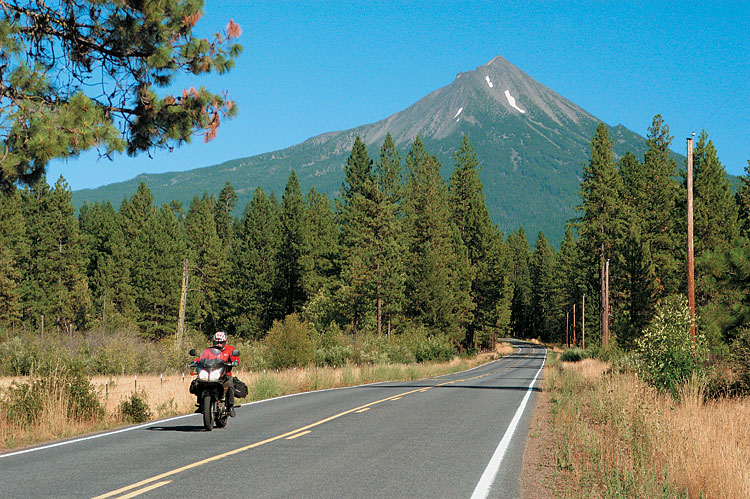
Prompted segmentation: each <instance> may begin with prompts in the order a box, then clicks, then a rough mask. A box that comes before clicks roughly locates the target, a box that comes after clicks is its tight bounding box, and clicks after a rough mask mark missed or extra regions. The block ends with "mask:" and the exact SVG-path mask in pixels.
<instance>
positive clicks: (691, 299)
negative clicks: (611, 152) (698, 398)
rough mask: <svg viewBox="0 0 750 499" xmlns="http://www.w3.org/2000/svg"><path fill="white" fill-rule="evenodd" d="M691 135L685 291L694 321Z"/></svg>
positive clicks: (689, 143) (692, 328) (689, 145)
mask: <svg viewBox="0 0 750 499" xmlns="http://www.w3.org/2000/svg"><path fill="white" fill-rule="evenodd" d="M693 136H695V132H693V133H692V136H691V137H690V138H688V139H687V267H688V268H687V280H688V282H687V292H688V305H690V319H691V320H692V321H693V322H694V321H695V271H694V266H693V264H694V261H693V260H694V248H693ZM690 336H692V338H693V341H695V324H694V323H691V325H690Z"/></svg>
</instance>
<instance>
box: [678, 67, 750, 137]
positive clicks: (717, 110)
mask: <svg viewBox="0 0 750 499" xmlns="http://www.w3.org/2000/svg"><path fill="white" fill-rule="evenodd" d="M748 81H750V74H748V75H747V77H746V78H745V79H744V80H742V82H740V84H739V85H737V88H735V89H734V91H733V92H732V93H731V94H730V95H729V97H727V98H726V100H725V101H724V102H722V103H721V105H720V106H719V107H717V108H716V109H714V111H713V112H712V113H711V114H710V115H709V116H708V118H706V119H705V120H703V123H701V124H700V126H699V127H697V128H693V129H692V130H701V129H703V126H704V125H705V124H706V123H708V122H709V121H710V120H711V118H713V117H714V116H716V114H717V113H718V112H719V111H721V108H723V107H724V106H726V105H727V103H729V101H730V100H732V99H733V98H734V96H735V95H737V92H739V91H740V89H741V88H742V87H743V86H744V85H745V83H747V82H748Z"/></svg>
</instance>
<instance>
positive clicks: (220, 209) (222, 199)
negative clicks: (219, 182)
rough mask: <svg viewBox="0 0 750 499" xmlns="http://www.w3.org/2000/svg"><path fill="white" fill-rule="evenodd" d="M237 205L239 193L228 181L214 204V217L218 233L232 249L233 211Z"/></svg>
mask: <svg viewBox="0 0 750 499" xmlns="http://www.w3.org/2000/svg"><path fill="white" fill-rule="evenodd" d="M236 205H237V193H236V192H235V191H234V187H232V184H231V183H229V181H227V183H226V185H225V186H224V188H223V189H221V192H220V193H219V198H218V199H217V200H216V204H215V205H214V218H215V219H216V234H217V235H218V236H219V239H221V242H222V244H223V245H224V246H226V247H227V248H230V249H231V246H232V239H233V238H234V217H233V216H232V212H233V211H234V208H235V206H236Z"/></svg>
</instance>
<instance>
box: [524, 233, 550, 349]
mask: <svg viewBox="0 0 750 499" xmlns="http://www.w3.org/2000/svg"><path fill="white" fill-rule="evenodd" d="M554 270H555V252H554V250H553V249H552V247H551V246H550V245H549V243H548V242H547V238H546V237H544V233H542V232H541V231H540V232H539V236H538V237H537V240H536V245H535V246H534V252H533V253H532V254H531V260H530V262H529V273H530V274H531V275H530V277H531V310H532V321H531V326H532V331H533V333H532V334H533V336H534V337H536V338H539V339H541V340H543V341H549V339H551V338H552V335H553V331H552V324H553V314H554V313H555V310H554V309H553V306H554V295H553V293H554V289H553V280H554Z"/></svg>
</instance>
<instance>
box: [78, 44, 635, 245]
mask: <svg viewBox="0 0 750 499" xmlns="http://www.w3.org/2000/svg"><path fill="white" fill-rule="evenodd" d="M598 122H599V120H597V119H596V118H595V117H594V116H592V115H591V114H589V113H587V112H586V111H585V110H583V109H582V108H580V107H579V106H577V105H576V104H574V103H573V102H571V101H569V100H567V99H565V98H564V97H562V96H561V95H559V94H557V93H555V92H554V91H553V90H551V89H549V88H547V87H546V86H544V85H543V84H541V83H539V82H537V81H536V80H534V79H533V78H532V77H530V76H529V75H527V74H526V73H524V72H523V71H521V70H520V69H519V68H517V67H516V66H515V65H513V64H512V63H511V62H509V61H508V60H506V59H505V58H504V57H502V56H500V55H498V56H496V57H494V58H493V59H492V60H491V61H489V62H487V63H486V64H483V65H481V66H478V67H476V68H475V69H474V70H468V71H464V72H461V73H459V74H458V76H457V77H456V79H455V80H454V81H453V82H450V83H449V84H447V85H445V86H444V87H442V88H439V89H437V90H434V91H433V92H430V93H429V94H428V95H426V96H425V97H423V98H422V99H420V100H419V101H417V102H415V103H414V104H412V105H411V106H409V107H408V108H406V109H403V110H401V111H399V112H397V113H394V114H392V115H391V116H388V117H387V118H385V119H383V120H381V121H378V122H376V123H370V124H363V125H361V126H358V127H356V128H351V129H348V130H342V131H335V132H326V133H322V134H320V135H318V136H315V137H312V138H310V139H308V140H306V141H305V142H303V143H301V144H297V145H295V146H291V147H288V148H286V149H283V150H279V151H274V152H269V153H266V154H261V155H258V156H253V157H250V158H238V159H236V160H232V161H229V162H227V163H224V164H221V165H216V166H212V167H206V168H202V169H196V170H190V171H188V172H179V173H171V174H162V175H152V176H149V179H148V183H149V188H150V189H151V190H152V193H153V194H154V199H155V200H156V202H157V203H162V202H168V201H170V200H172V199H179V200H181V201H183V202H187V203H189V201H190V199H192V197H193V195H194V194H195V193H200V192H203V191H207V192H218V191H219V190H220V189H221V188H222V187H223V186H224V185H225V183H226V182H227V181H231V182H232V185H233V186H234V188H235V191H236V192H237V194H238V205H237V206H238V211H239V210H241V207H242V206H243V203H246V202H247V201H249V199H250V198H251V197H252V194H253V192H254V191H255V188H256V187H258V186H260V187H262V188H263V189H264V190H265V191H267V192H272V191H273V192H276V193H279V192H283V190H284V185H285V184H286V180H287V177H288V176H289V173H290V172H291V171H292V170H293V169H294V170H295V172H296V173H297V176H298V178H299V181H300V184H301V185H302V186H303V188H304V189H307V188H309V187H312V186H314V187H315V188H316V190H318V191H319V192H324V193H326V194H328V195H330V196H335V195H336V193H337V192H338V189H339V188H340V186H341V181H342V179H343V176H344V173H343V165H344V164H346V158H347V156H348V155H349V153H350V152H351V148H352V144H353V143H354V140H355V137H356V136H360V137H361V138H362V139H363V140H364V142H365V143H366V144H367V147H368V148H369V149H370V151H371V153H374V154H377V153H376V152H375V151H377V149H378V148H379V147H380V145H381V144H382V143H383V140H384V139H385V136H386V134H388V133H390V134H391V136H392V137H393V140H394V142H395V143H396V147H397V148H398V149H399V150H400V152H401V153H402V155H404V154H406V153H407V151H408V149H409V147H410V144H411V143H412V142H413V141H414V138H415V137H416V136H417V135H419V136H420V137H421V138H422V140H423V141H424V144H425V147H426V148H427V149H428V150H429V151H431V153H433V154H435V155H436V157H437V158H438V160H439V161H440V162H441V163H442V164H443V165H444V166H445V167H446V168H445V171H448V170H449V169H450V166H451V165H452V164H453V162H454V158H453V152H454V151H455V150H456V148H457V147H458V146H459V144H460V143H461V138H462V137H463V136H467V137H468V138H469V140H470V141H471V144H472V146H473V147H474V148H475V152H476V154H477V158H478V159H479V161H480V163H481V165H482V173H481V175H482V181H483V182H484V186H485V194H486V197H487V206H488V208H489V210H490V213H491V215H492V218H493V221H494V222H495V223H496V224H497V225H498V227H499V228H500V229H501V230H503V231H506V232H507V231H510V230H516V229H517V228H518V227H519V226H523V227H524V228H525V229H527V231H528V233H530V234H535V233H536V232H537V231H539V230H543V231H544V233H545V235H546V236H547V237H548V239H550V240H551V241H553V242H554V241H559V240H560V239H561V238H562V230H563V228H564V226H565V222H566V220H568V219H569V218H571V217H573V216H575V212H574V210H573V206H575V204H576V203H577V202H579V200H578V198H577V196H578V188H579V184H580V165H581V164H584V163H585V162H586V161H587V160H588V148H589V143H590V141H591V137H592V136H593V134H594V132H595V130H596V126H597V124H598ZM612 130H613V132H612V134H613V136H614V135H615V134H616V135H617V141H616V143H615V154H617V155H622V154H624V152H625V151H627V150H630V151H633V152H635V153H639V152H642V151H643V150H645V145H644V143H643V140H642V138H640V137H638V136H637V135H636V134H634V133H632V132H630V131H628V130H626V129H624V128H622V129H620V128H617V129H612ZM402 157H403V156H402ZM139 181H140V179H135V180H133V181H129V182H128V183H123V184H121V185H119V186H118V184H112V185H110V186H105V187H103V188H100V189H96V190H91V191H88V192H81V191H78V192H76V193H74V200H75V201H76V203H77V206H80V205H81V204H82V203H83V202H84V201H94V200H98V199H103V198H108V199H110V200H113V201H115V202H117V201H119V200H122V198H123V196H124V195H130V194H132V192H135V189H136V188H137V184H138V182H139Z"/></svg>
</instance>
